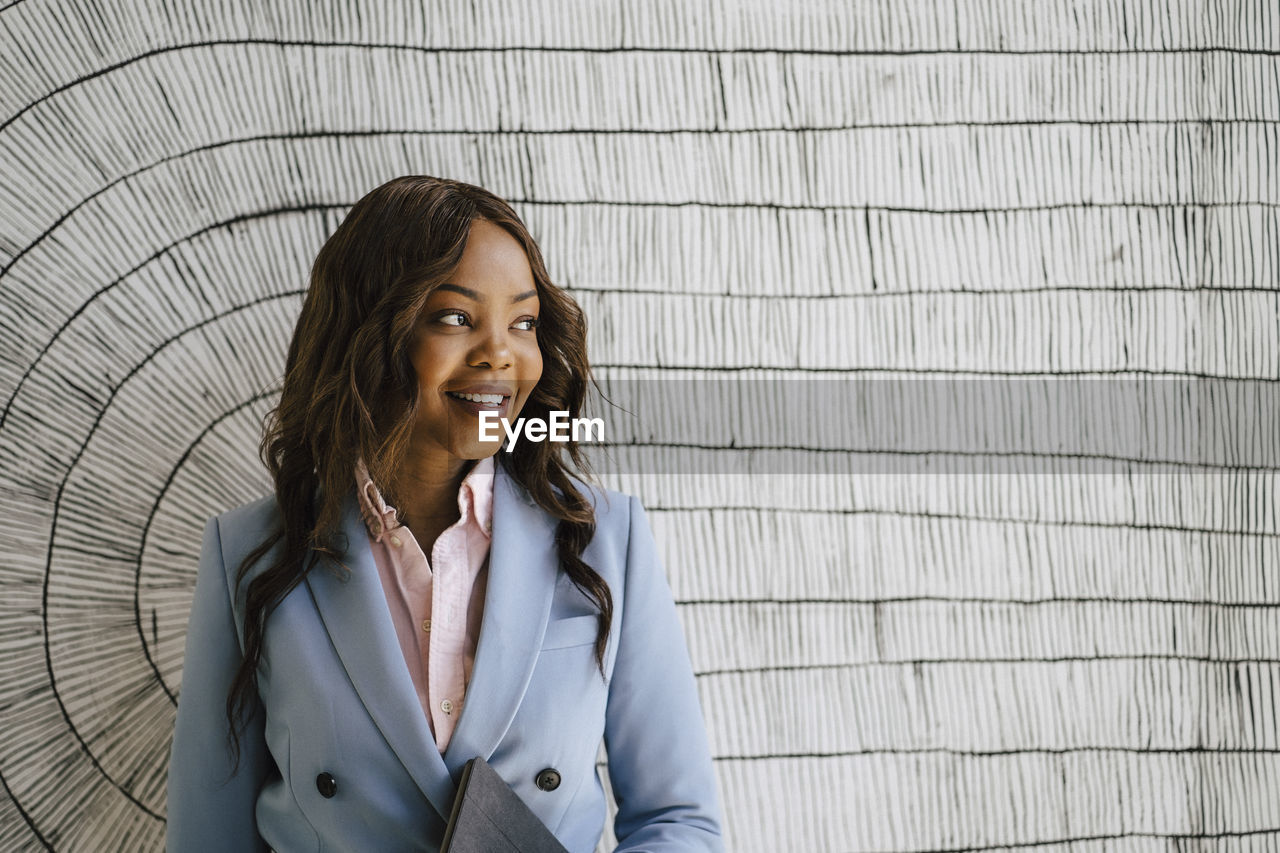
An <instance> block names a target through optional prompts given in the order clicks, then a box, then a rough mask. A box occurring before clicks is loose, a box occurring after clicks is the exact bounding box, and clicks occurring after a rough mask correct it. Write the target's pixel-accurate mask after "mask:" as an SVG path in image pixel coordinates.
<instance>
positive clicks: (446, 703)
mask: <svg viewBox="0 0 1280 853" xmlns="http://www.w3.org/2000/svg"><path fill="white" fill-rule="evenodd" d="M440 710H441V711H444V712H445V713H446V714H452V713H453V702H451V701H450V700H448V699H443V700H441V702H440Z"/></svg>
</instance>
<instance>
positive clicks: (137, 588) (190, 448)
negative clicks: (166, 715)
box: [133, 300, 280, 706]
mask: <svg viewBox="0 0 1280 853" xmlns="http://www.w3.org/2000/svg"><path fill="white" fill-rule="evenodd" d="M262 301H263V300H258V302H262ZM254 304H256V303H254ZM244 307H247V306H236V307H235V308H233V309H231V310H229V311H226V312H224V313H223V314H222V315H219V316H225V315H226V314H231V313H234V312H236V311H239V310H241V309H242V308H244ZM211 319H217V318H216V317H215V318H211ZM186 331H187V330H185V329H184V330H183V333H184V334H185V333H186ZM157 349H159V348H157ZM279 390H280V389H279V388H278V387H276V388H269V389H267V390H265V391H262V392H259V393H258V394H255V395H253V396H252V397H250V398H249V399H247V400H244V401H242V402H241V403H240V404H239V405H237V406H233V407H232V408H230V409H228V410H227V411H225V412H223V413H222V414H221V415H219V416H218V417H216V418H214V419H213V420H212V421H210V422H209V423H208V424H206V425H205V427H204V429H202V430H201V431H200V432H199V434H198V435H196V437H195V438H194V439H193V440H192V441H191V443H190V444H188V445H187V449H186V450H185V451H183V453H182V455H181V456H180V457H178V459H177V461H176V462H174V464H173V467H172V468H170V469H169V476H167V477H166V478H165V481H164V484H163V485H162V486H161V487H160V489H159V490H158V491H157V493H156V499H155V501H154V502H153V503H152V504H151V511H150V512H148V513H147V520H146V523H145V524H143V526H142V535H141V536H140V537H138V565H137V568H136V569H135V571H134V574H133V621H134V624H135V625H136V626H137V629H138V642H139V644H140V645H141V646H142V654H143V655H144V656H145V657H146V659H147V665H148V666H150V667H151V671H152V672H153V673H154V674H155V677H156V683H157V684H159V685H160V689H161V690H163V691H164V694H165V695H166V696H168V697H169V701H170V702H171V703H172V704H173V705H174V706H177V704H178V697H177V696H174V695H173V691H171V690H170V689H169V685H168V684H166V683H165V680H164V677H163V676H162V675H161V674H160V667H159V666H157V665H156V662H155V659H154V658H152V657H151V645H152V644H151V643H148V642H147V636H146V633H145V632H144V631H143V627H142V626H143V619H142V596H141V586H142V555H143V554H145V553H146V551H147V537H148V536H149V535H150V534H151V523H152V522H153V521H155V519H156V513H157V512H159V511H160V503H161V502H162V501H163V500H164V496H165V495H166V494H168V492H169V487H170V486H171V485H173V481H174V478H175V477H177V476H178V472H179V471H181V470H182V466H183V465H184V464H186V461H187V459H188V458H190V456H191V454H192V453H193V452H194V451H195V449H196V448H197V447H198V446H199V445H200V442H201V441H203V440H204V438H205V436H207V435H208V434H209V433H211V432H213V430H214V429H216V428H217V427H218V425H219V424H221V423H222V422H223V421H225V420H227V418H230V417H233V416H235V415H237V414H239V413H240V412H242V411H244V410H245V409H247V408H249V407H250V406H252V405H254V404H255V403H258V402H260V401H262V400H264V399H266V398H268V397H270V396H272V395H274V394H276V393H278V392H279ZM151 633H152V637H153V642H154V643H155V644H157V645H158V644H159V642H160V638H159V636H158V631H157V630H156V614H155V611H154V610H152V611H151Z"/></svg>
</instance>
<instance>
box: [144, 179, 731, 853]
mask: <svg viewBox="0 0 1280 853" xmlns="http://www.w3.org/2000/svg"><path fill="white" fill-rule="evenodd" d="M589 379H590V370H589V367H588V362H587V357H586V326H585V321H584V319H583V316H582V313H581V311H580V309H579V308H578V306H577V305H576V304H575V303H574V302H573V300H572V299H570V298H569V297H568V296H567V295H566V294H565V293H564V292H563V291H561V290H560V289H559V288H558V287H556V286H555V285H554V284H553V283H552V282H551V280H550V277H549V276H548V275H547V272H546V269H545V266H544V264H543V261H542V257H541V253H540V251H539V249H538V247H537V244H536V243H535V242H534V240H533V238H532V237H531V236H530V235H529V232H528V230H527V229H526V228H525V226H524V224H523V223H522V222H521V221H520V218H519V217H518V216H517V215H516V213H515V211H514V210H512V208H511V207H510V206H509V205H508V204H507V203H506V202H504V201H502V200H501V199H499V198H497V197H496V196H494V195H493V194H491V193H489V192H487V191H486V190H483V189H481V188H479V187H475V186H471V185H468V184H464V183H460V182H456V181H448V180H442V179H437V178H430V177H407V178H399V179H396V180H394V181H391V182H389V183H387V184H385V185H383V186H381V187H379V188H378V189H376V190H374V191H373V192H371V193H370V194H369V195H368V196H366V197H365V198H363V199H361V200H360V201H359V202H358V203H357V204H356V205H355V206H354V207H353V208H352V210H351V211H350V213H349V214H348V216H347V218H346V220H344V222H343V223H342V225H341V226H340V227H339V228H338V230H337V231H336V232H335V233H334V235H333V236H332V237H331V238H330V239H329V241H328V242H327V243H326V244H325V246H324V247H323V248H322V249H321V251H320V253H319V255H318V256H317V258H316V262H315V265H314V267H313V269H312V274H311V286H310V289H309V291H308V295H307V299H306V301H305V303H304V305H303V308H302V312H301V315H300V317H299V319H298V324H297V327H296V330H295V332H294V337H293V341H292V343H291V345H290V348H289V355H288V360H287V363H286V367H285V382H284V388H283V392H282V395H281V400H280V404H279V406H278V407H277V408H276V409H275V411H274V412H273V416H272V419H271V421H270V423H269V425H268V430H267V433H266V435H265V437H264V439H263V444H262V453H263V458H264V461H265V462H266V464H267V466H268V468H269V469H270V471H271V474H272V477H273V479H274V481H275V494H274V495H271V496H268V497H265V498H263V499H261V500H259V501H257V502H255V503H252V504H248V505H246V506H242V507H239V508H236V509H233V510H230V511H228V512H226V513H223V514H222V515H220V516H218V517H216V518H214V519H212V520H211V521H210V522H209V524H208V526H207V528H206V531H205V538H204V548H203V553H202V557H201V563H200V570H199V575H198V580H197V584H196V591H195V596H194V599H193V603H192V611H191V619H190V623H189V627H188V636H187V657H186V662H185V665H184V673H183V689H182V693H181V697H180V702H179V706H178V720H177V727H176V730H175V733H174V740H173V753H172V757H171V763H170V778H169V815H168V821H169V823H168V846H169V849H171V850H181V851H190V850H195V851H202V850H236V851H239V850H253V849H266V848H268V847H270V848H272V849H277V850H290V851H292V850H319V849H334V850H379V851H394V850H436V849H438V847H439V845H440V843H441V839H442V836H443V834H444V830H445V820H446V817H447V815H448V814H449V813H450V807H451V805H452V803H453V800H454V796H455V783H456V782H457V780H458V779H459V778H460V775H461V772H462V769H463V767H464V765H465V764H466V763H467V761H468V760H470V759H472V758H475V757H477V756H478V757H481V758H484V759H485V760H486V761H487V762H489V764H490V765H492V767H493V768H494V769H495V770H496V771H497V772H498V774H499V775H501V777H502V778H503V779H504V780H505V781H506V782H507V784H508V785H510V787H511V788H512V789H513V790H514V791H515V793H516V794H517V795H518V796H519V797H520V799H521V800H523V801H524V803H525V804H526V805H527V806H528V808H529V809H530V810H531V811H532V812H533V814H534V815H536V816H537V818H538V819H539V820H541V821H542V823H544V824H545V825H546V826H547V827H548V828H549V829H550V830H551V831H552V832H553V833H554V834H555V835H556V836H557V837H558V838H559V840H560V842H561V843H562V844H563V845H564V846H565V847H566V848H568V849H569V850H573V851H584V853H586V851H590V850H593V849H594V848H595V847H596V845H597V844H598V843H599V840H600V838H601V835H602V831H603V825H604V819H605V813H606V807H605V796H604V789H603V785H602V781H601V779H600V778H599V776H598V774H597V773H596V766H595V762H596V757H597V755H598V752H599V748H600V744H601V742H602V741H603V742H604V744H605V747H606V749H607V752H608V757H609V777H610V782H611V785H612V788H613V791H614V793H615V795H616V798H617V801H618V806H619V808H618V814H617V817H616V819H615V821H614V831H615V834H616V836H617V838H618V840H619V843H620V846H619V848H618V849H619V850H638V849H646V850H647V849H655V848H661V849H664V850H719V849H721V841H720V818H719V807H718V804H717V800H718V797H717V793H716V781H715V776H714V773H713V771H712V766H711V759H710V754H709V750H708V746H707V738H706V734H705V730H704V726H703V721H702V716H701V710H700V708H699V705H698V697H697V692H696V689H695V686H694V679H693V672H692V667H691V666H690V663H689V656H688V652H687V651H686V648H685V643H684V638H683V635H682V633H681V628H680V624H679V620H678V618H677V615H676V611H675V605H674V603H673V601H672V598H671V593H670V590H669V588H668V586H667V583H666V580H665V577H664V575H663V571H662V566H661V564H660V562H659V560H658V557H657V552H656V547H655V545H654V542H653V537H652V535H651V534H650V532H649V527H648V524H647V522H646V521H645V517H644V511H643V510H642V509H641V507H640V504H639V502H638V501H636V500H635V499H634V498H630V497H628V496H626V495H620V494H618V493H611V492H608V491H607V490H604V489H600V488H596V487H594V486H591V485H589V484H588V483H587V482H585V481H584V480H583V479H582V478H581V476H580V474H579V473H578V472H579V471H580V469H581V467H582V459H581V452H580V450H579V448H578V445H577V441H576V439H577V437H578V436H577V435H576V434H570V435H569V436H568V437H567V439H566V440H565V441H555V442H552V441H545V442H544V441H529V442H519V443H518V444H517V443H515V442H514V440H513V441H512V443H511V445H510V446H509V447H508V451H509V452H505V453H501V454H498V460H499V461H498V463H497V464H495V462H494V459H493V457H494V454H495V453H496V452H497V450H498V447H499V445H498V444H496V443H494V442H489V441H482V440H481V434H480V426H481V423H482V421H485V420H489V419H492V418H497V419H499V420H500V421H501V422H503V423H504V424H506V425H507V426H509V425H510V422H511V421H513V420H514V419H516V418H517V417H519V416H522V415H523V416H524V418H525V419H526V420H528V419H532V420H541V421H547V420H548V419H549V418H550V419H551V420H553V421H554V420H555V419H556V418H561V417H563V418H576V416H577V415H578V413H579V412H580V411H581V408H582V405H583V401H584V399H585V396H586V389H587V384H588V382H589ZM574 432H575V433H576V430H575V431H574ZM508 434H509V433H508ZM655 704H660V705H661V707H662V709H663V713H661V714H655V713H653V708H654V706H655Z"/></svg>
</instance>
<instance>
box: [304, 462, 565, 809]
mask: <svg viewBox="0 0 1280 853" xmlns="http://www.w3.org/2000/svg"><path fill="white" fill-rule="evenodd" d="M496 469H497V470H496V471H495V479H494V487H493V538H492V541H491V543H490V551H489V580H488V588H487V592H486V597H485V605H484V616H483V618H482V620H481V627H480V640H479V644H478V646H477V648H476V658H475V664H474V666H473V668H472V676H471V682H470V684H469V685H468V687H467V697H466V700H465V702H464V704H463V711H462V716H461V717H460V718H459V720H458V726H457V728H456V729H455V730H454V733H453V737H452V739H451V740H450V741H449V747H448V750H447V751H446V752H445V754H444V755H443V756H441V754H440V750H439V749H438V747H437V746H436V743H435V739H434V738H433V737H432V735H431V729H430V727H429V725H428V724H427V718H426V715H425V714H424V713H423V710H422V705H421V704H420V703H419V702H418V696H417V693H416V692H415V691H414V689H413V682H412V681H411V680H410V678H409V673H408V670H407V669H406V668H405V663H404V655H403V653H402V652H401V650H400V644H399V641H398V639H397V637H396V632H395V626H394V625H393V624H392V622H391V614H390V612H389V611H388V609H387V601H386V595H385V593H384V592H383V590H382V582H381V580H380V579H379V577H378V569H377V566H376V565H375V564H374V561H373V552H372V550H371V549H370V547H369V542H368V528H367V527H366V526H365V523H364V519H363V517H362V516H361V513H360V507H359V504H358V502H357V499H356V495H355V492H354V491H352V492H351V493H350V494H348V496H347V499H346V501H345V504H344V509H343V522H342V532H343V534H344V535H345V537H346V543H347V544H346V553H345V555H344V558H343V564H344V565H345V566H346V567H347V569H348V570H349V572H348V573H347V575H346V577H345V578H342V577H339V575H338V573H337V572H336V571H334V570H333V569H332V567H330V566H323V565H322V566H317V567H316V569H315V570H313V571H311V572H308V573H307V575H306V585H307V588H308V590H309V591H310V593H311V596H312V598H313V599H314V601H315V605H316V610H317V611H318V612H319V613H320V618H321V621H322V622H323V623H324V627H325V630H326V631H327V632H328V634H329V637H330V639H331V640H332V641H333V647H334V649H336V650H337V653H338V657H339V659H340V660H341V661H342V665H343V667H344V668H345V669H346V671H347V675H348V677H349V678H350V679H351V683H352V685H353V686H354V687H355V690H356V693H357V694H358V695H359V697H360V701H361V702H362V703H363V704H364V706H365V708H366V709H367V710H368V712H369V715H370V716H371V717H372V718H373V721H374V723H375V724H376V725H377V726H378V729H379V730H380V731H381V732H382V736H383V738H385V739H386V741H387V744H388V745H389V746H390V747H391V749H392V751H394V752H395V753H396V755H397V757H399V759H400V761H401V763H402V764H403V765H404V767H405V770H406V771H408V773H409V775H410V776H411V777H412V778H413V780H414V782H416V783H417V785H418V787H419V788H420V789H421V790H422V793H423V794H424V795H425V796H426V798H427V799H428V801H430V802H431V804H432V806H434V807H435V809H436V811H437V812H439V813H440V815H441V817H442V818H446V819H447V818H448V816H449V812H450V807H451V805H452V803H453V795H454V790H455V786H454V782H453V777H454V776H456V775H457V774H459V773H461V770H462V766H463V765H464V764H466V762H467V761H468V760H470V759H471V758H474V757H475V756H477V755H479V756H482V757H484V758H486V759H488V758H489V757H490V756H491V755H492V754H493V752H494V750H495V749H496V748H497V746H498V743H499V742H500V741H501V740H502V737H503V735H505V734H506V731H507V729H508V728H509V727H510V725H511V721H512V719H513V718H514V717H515V713H516V709H517V708H518V707H519V705H520V701H521V699H522V698H523V697H524V693H525V690H526V688H527V687H528V684H529V680H530V678H531V677H532V675H533V669H534V665H535V664H536V663H537V660H538V651H539V649H540V647H541V645H542V636H543V634H544V633H545V632H546V626H547V619H548V616H549V614H550V611H551V600H552V595H553V593H554V590H555V582H556V573H557V570H558V561H557V558H556V554H555V519H553V518H551V517H550V516H549V515H547V514H546V513H545V512H543V511H542V510H541V509H540V508H539V507H538V506H537V505H536V504H534V502H533V500H532V499H531V498H530V497H529V496H528V494H527V493H526V492H525V491H524V489H523V488H521V487H520V486H519V485H518V484H517V483H516V482H515V481H514V480H513V479H512V478H511V476H510V475H509V474H507V472H506V471H505V470H504V469H503V468H502V466H501V465H497V466H496Z"/></svg>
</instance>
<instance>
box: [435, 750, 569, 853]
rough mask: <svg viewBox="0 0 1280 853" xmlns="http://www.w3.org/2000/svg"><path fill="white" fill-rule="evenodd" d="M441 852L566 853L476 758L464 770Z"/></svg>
mask: <svg viewBox="0 0 1280 853" xmlns="http://www.w3.org/2000/svg"><path fill="white" fill-rule="evenodd" d="M440 853H569V851H568V850H566V849H565V847H564V845H562V844H561V843H560V842H559V841H558V840H557V839H556V837H555V836H554V835H552V834H551V830H549V829H547V827H546V826H545V825H544V824H543V823H542V821H541V820H539V819H538V816H537V815H535V814H534V813H533V812H532V811H530V810H529V807H528V806H526V805H525V804H524V800H522V799H520V797H519V795H517V794H516V792H515V791H513V790H511V788H510V786H508V785H507V783H506V782H504V781H503V780H502V777H501V776H499V775H498V771H496V770H494V769H493V768H492V767H490V766H489V764H488V762H486V761H485V760H484V759H483V758H480V757H479V756H477V757H475V758H473V759H471V760H470V761H468V762H467V763H466V766H465V767H463V769H462V779H461V780H460V781H459V782H458V794H457V796H456V797H454V800H453V810H452V813H451V814H450V815H449V826H448V828H447V829H446V830H445V833H444V844H443V845H442V846H441V847H440Z"/></svg>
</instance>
